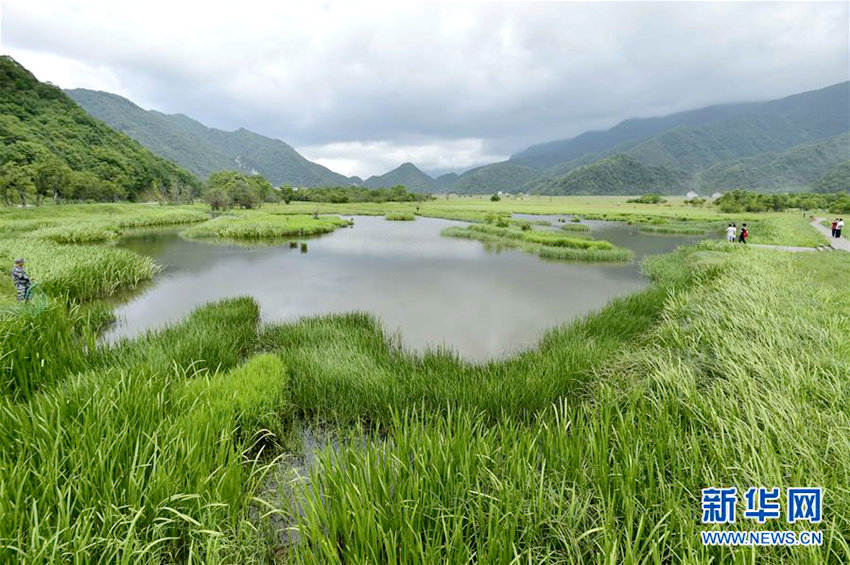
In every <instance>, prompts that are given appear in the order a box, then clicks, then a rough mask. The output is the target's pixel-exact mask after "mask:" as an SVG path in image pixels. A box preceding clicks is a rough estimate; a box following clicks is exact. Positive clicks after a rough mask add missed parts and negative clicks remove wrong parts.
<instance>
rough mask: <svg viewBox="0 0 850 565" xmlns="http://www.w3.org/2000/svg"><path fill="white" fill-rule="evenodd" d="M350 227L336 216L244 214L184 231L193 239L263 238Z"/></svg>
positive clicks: (327, 231) (324, 231)
mask: <svg viewBox="0 0 850 565" xmlns="http://www.w3.org/2000/svg"><path fill="white" fill-rule="evenodd" d="M348 225H350V222H349V221H348V220H344V219H342V218H339V217H336V216H319V217H318V218H314V217H313V216H306V215H279V214H267V213H263V212H250V213H243V214H242V215H239V216H220V217H218V218H215V219H213V220H209V221H207V222H204V223H203V224H198V225H196V226H192V227H191V228H188V229H186V230H184V231H183V232H181V235H183V236H184V237H188V238H192V239H202V238H225V239H263V238H275V237H290V236H295V237H297V236H310V235H318V234H322V233H329V232H332V231H334V230H335V229H337V228H341V227H345V226H348Z"/></svg>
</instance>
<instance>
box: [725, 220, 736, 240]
mask: <svg viewBox="0 0 850 565" xmlns="http://www.w3.org/2000/svg"><path fill="white" fill-rule="evenodd" d="M736 231H738V230H737V229H736V228H735V224H729V227H728V228H726V239H727V240H728V241H731V242H734V241H735V232H736Z"/></svg>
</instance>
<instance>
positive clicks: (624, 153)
mask: <svg viewBox="0 0 850 565" xmlns="http://www.w3.org/2000/svg"><path fill="white" fill-rule="evenodd" d="M2 63H3V72H4V73H5V74H6V78H7V79H8V80H7V81H6V85H5V88H4V91H3V95H4V98H5V99H4V101H3V102H4V103H5V104H6V108H5V110H4V115H3V122H2V127H3V130H2V133H3V135H4V136H5V137H6V138H7V144H6V145H7V146H8V145H10V144H12V143H15V142H18V141H22V140H24V139H26V141H32V138H39V137H40V138H43V139H41V140H40V142H41V143H43V144H47V145H49V143H48V141H49V139H47V138H44V135H45V132H48V133H49V131H48V129H45V128H44V127H42V128H41V131H40V132H39V131H38V130H37V129H36V130H34V129H32V127H29V126H27V125H26V124H27V119H26V118H27V117H26V116H24V114H26V113H27V112H26V109H27V108H28V105H27V101H26V100H25V99H26V98H27V97H30V98H32V99H33V100H40V102H37V103H36V102H33V104H35V105H39V104H41V105H42V106H41V108H42V109H44V108H45V107H46V106H45V105H46V104H47V101H48V100H52V101H53V103H52V109H51V111H53V110H56V111H58V110H59V109H60V108H61V112H65V113H68V114H69V115H72V114H73V115H76V114H79V112H80V111H81V110H79V108H78V107H77V106H76V105H74V104H73V102H71V100H73V101H75V102H76V103H77V104H78V105H79V106H80V107H82V109H84V110H85V111H86V112H87V113H88V115H86V119H83V118H79V117H78V118H74V121H76V122H77V123H82V122H87V123H88V124H89V126H90V127H92V128H94V129H96V130H97V131H100V132H101V134H100V137H101V138H102V139H104V140H107V145H110V146H115V147H119V146H120V147H122V148H123V149H122V150H121V151H122V152H123V153H122V155H121V156H120V158H118V156H116V155H113V156H111V157H110V156H107V155H105V153H106V151H105V150H104V149H102V148H100V149H99V148H98V147H99V146H98V143H94V145H89V153H95V154H99V155H100V156H101V157H102V159H104V160H105V161H106V162H108V163H111V164H112V165H111V166H113V168H114V166H116V164H118V165H117V166H118V167H119V168H120V169H122V171H120V174H110V175H106V176H105V177H104V178H103V179H102V180H103V181H104V182H108V181H110V179H111V180H112V181H115V180H116V179H120V180H121V183H122V184H127V183H129V184H130V185H132V187H131V188H130V189H129V191H130V192H131V193H136V192H139V191H141V190H142V188H143V187H144V186H146V185H147V186H153V184H156V185H158V186H164V185H166V184H168V183H173V182H174V179H175V178H180V179H182V180H181V182H183V183H190V184H191V183H192V182H196V181H192V180H191V179H192V175H187V173H186V171H190V172H191V173H194V174H195V175H197V176H198V177H200V178H201V179H204V178H206V177H207V176H209V175H210V174H211V173H213V172H215V171H218V170H222V169H236V170H242V171H245V172H249V173H259V174H262V175H264V176H265V177H266V178H268V179H269V180H270V181H271V182H272V183H274V184H278V185H283V184H290V185H294V186H346V185H361V186H365V187H374V188H377V187H380V186H393V185H396V184H403V185H405V186H406V187H407V188H409V189H411V190H414V191H422V192H448V191H453V192H459V193H491V192H494V191H497V190H502V191H510V192H514V191H523V192H532V193H543V194H606V193H621V192H622V191H626V192H632V193H633V192H639V191H643V190H644V189H646V190H650V189H652V190H654V191H658V192H665V193H677V192H682V191H686V190H691V189H696V190H701V191H706V192H709V191H715V190H728V189H732V188H747V189H754V190H761V191H780V190H799V189H810V188H813V187H823V186H826V185H829V186H839V187H841V186H844V185H845V184H850V178H847V174H846V171H847V170H848V168H850V167H848V164H847V162H848V161H850V135H848V134H850V82H844V83H840V84H836V85H833V86H830V87H827V88H822V89H819V90H813V91H809V92H804V93H801V94H797V95H793V96H788V97H785V98H782V99H779V100H773V101H768V102H755V103H745V104H727V105H719V106H710V107H707V108H702V109H697V110H692V111H687V112H679V113H675V114H671V115H668V116H663V117H654V118H642V119H630V120H626V121H624V122H621V123H620V124H617V125H615V126H614V127H612V128H610V129H608V130H605V131H590V132H585V133H582V134H581V135H578V136H576V137H573V138H569V139H562V140H556V141H551V142H547V143H543V144H539V145H534V146H531V147H528V148H527V149H525V150H523V151H520V152H518V153H516V154H514V155H512V156H511V157H510V158H509V159H508V160H507V161H502V162H498V163H491V164H488V165H484V166H480V167H476V168H474V169H471V170H469V171H466V172H464V173H462V174H456V173H449V174H446V175H443V176H441V177H438V178H436V179H435V178H432V177H430V176H429V175H427V174H425V173H424V172H422V171H421V170H420V169H418V168H417V167H416V166H415V165H414V164H412V163H404V164H402V165H401V166H399V167H398V168H396V169H394V170H392V171H389V172H387V173H385V174H383V175H378V176H373V177H369V178H368V179H366V180H365V181H364V180H362V179H360V178H358V177H346V176H344V175H341V174H338V173H335V172H334V171H331V170H330V169H328V168H327V167H324V166H322V165H320V164H318V163H314V162H311V161H309V160H308V159H306V158H305V157H303V156H302V155H300V154H299V153H298V152H297V151H296V150H295V149H294V148H292V147H291V146H290V145H288V144H286V143H285V142H283V141H281V140H278V139H272V138H269V137H265V136H262V135H259V134H257V133H254V132H251V131H248V130H246V129H238V130H236V131H231V132H228V131H222V130H219V129H215V128H210V127H207V126H205V125H204V124H201V123H200V122H198V121H196V120H194V119H192V118H189V117H188V116H185V115H182V114H174V115H169V114H163V113H161V112H157V111H153V110H144V109H142V108H140V107H139V106H137V105H136V104H134V103H133V102H131V101H129V100H127V99H126V98H122V97H120V96H117V95H115V94H110V93H106V92H98V91H92V90H84V89H75V90H68V91H66V92H65V94H62V92H61V91H58V90H57V89H55V87H52V85H46V84H44V83H39V82H38V81H37V80H36V79H35V77H33V76H32V75H31V74H30V73H29V72H28V71H26V69H24V68H23V67H21V66H20V65H18V64H17V63H15V62H14V61H13V60H12V59H11V58H9V57H4V58H3V62H2ZM60 95H61V96H60ZM69 97H70V98H69ZM61 112H60V113H61ZM30 117H31V116H30ZM16 118H17V119H16ZM101 120H102V122H105V124H108V125H109V126H111V127H112V128H113V129H115V130H118V132H122V133H124V134H126V135H127V136H129V138H132V139H134V140H136V141H137V142H138V144H133V143H129V142H128V141H129V138H128V137H121V136H115V135H113V134H112V132H111V130H110V132H106V131H104V128H105V125H103V123H102V122H101ZM51 124H52V125H57V124H53V123H51ZM22 128H23V129H25V130H27V132H26V134H24V133H21V132H20V131H19V130H21V129H22ZM70 129H71V130H73V129H74V128H73V127H71V128H70ZM107 129H108V128H107ZM65 134H66V132H63V131H58V132H55V135H56V136H58V137H57V139H58V138H61V137H62V136H63V135H65ZM52 135H53V134H51V136H49V137H52ZM83 137H84V136H83ZM89 138H91V139H93V137H92V136H89ZM75 139H80V137H77V138H75ZM141 147H144V148H146V149H147V150H149V151H150V153H153V154H155V155H157V156H159V159H155V158H153V156H152V155H150V153H147V152H141V153H140V151H139V150H140V149H141ZM63 149H64V145H62V144H59V145H57V144H54V146H53V147H50V148H49V150H50V151H52V152H53V153H60V154H61V153H63ZM5 153H6V154H9V149H8V148H7V149H6V150H5ZM133 155H135V157H132V158H130V157H128V156H133ZM89 156H90V157H92V156H91V155H89ZM64 158H65V160H66V161H68V162H69V164H70V165H71V168H72V169H74V166H75V162H74V160H75V159H76V160H77V161H80V160H81V157H80V155H79V154H77V153H74V152H66V153H65V154H64ZM97 158H98V157H96V156H95V157H92V159H94V161H96V160H97ZM90 160H91V159H90ZM7 161H9V159H7V158H4V162H7ZM169 161H171V162H173V163H175V164H176V165H178V166H177V167H174V165H172V164H171V163H169ZM89 165H91V164H90V163H89V164H87V165H86V166H84V167H82V168H83V169H85V168H87V167H88V168H90V169H91V170H93V171H94V170H97V171H100V172H101V173H103V171H105V170H107V169H108V168H109V167H100V168H98V167H96V166H93V165H92V166H90V167H89ZM76 166H77V169H81V166H80V165H79V163H77V164H76ZM133 167H135V168H136V169H139V167H142V168H143V169H145V171H141V170H134V171H133V172H130V173H127V169H132V168H133ZM74 170H76V169H74ZM151 171H154V172H151ZM103 174H105V173H103ZM103 174H102V175H101V176H103ZM153 181H156V182H153ZM635 183H636V184H635ZM845 189H846V188H845Z"/></svg>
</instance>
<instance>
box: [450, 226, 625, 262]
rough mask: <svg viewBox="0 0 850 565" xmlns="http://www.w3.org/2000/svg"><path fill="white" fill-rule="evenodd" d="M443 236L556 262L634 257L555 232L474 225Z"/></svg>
mask: <svg viewBox="0 0 850 565" xmlns="http://www.w3.org/2000/svg"><path fill="white" fill-rule="evenodd" d="M440 233H441V235H443V236H446V237H457V238H464V239H475V240H478V241H482V242H484V243H488V244H495V245H500V246H504V247H514V248H517V249H521V250H523V251H525V252H526V253H534V254H536V255H539V256H540V257H541V258H544V259H551V260H556V261H591V262H620V261H631V260H632V259H633V258H634V255H633V254H632V252H631V251H630V250H628V249H624V248H620V247H615V246H614V245H612V244H611V243H610V242H608V241H601V240H592V239H587V238H579V237H567V236H564V235H562V234H559V233H557V232H554V231H532V230H522V229H516V228H500V227H497V226H493V225H489V224H472V225H470V226H468V227H465V228H461V227H448V228H445V229H444V230H443V231H441V232H440Z"/></svg>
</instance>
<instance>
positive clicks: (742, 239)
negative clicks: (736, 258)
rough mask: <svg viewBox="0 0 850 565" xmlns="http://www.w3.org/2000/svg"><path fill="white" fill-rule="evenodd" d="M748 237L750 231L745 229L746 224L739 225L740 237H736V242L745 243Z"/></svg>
mask: <svg viewBox="0 0 850 565" xmlns="http://www.w3.org/2000/svg"><path fill="white" fill-rule="evenodd" d="M748 237H750V231H749V230H748V229H747V224H741V235H739V236H738V241H740V242H741V243H747V238H748Z"/></svg>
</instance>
